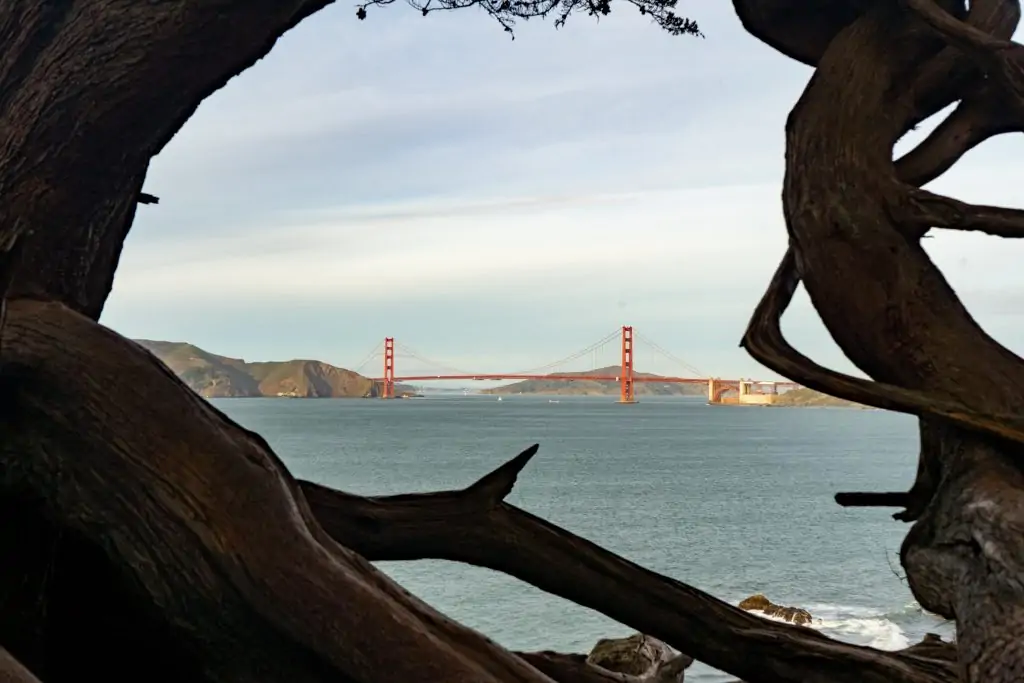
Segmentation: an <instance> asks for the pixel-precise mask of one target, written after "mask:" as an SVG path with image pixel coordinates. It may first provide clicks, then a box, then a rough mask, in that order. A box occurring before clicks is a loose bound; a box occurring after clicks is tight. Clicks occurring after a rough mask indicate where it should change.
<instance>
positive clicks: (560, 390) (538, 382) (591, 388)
mask: <svg viewBox="0 0 1024 683" xmlns="http://www.w3.org/2000/svg"><path fill="white" fill-rule="evenodd" d="M620 372H622V368H621V367H619V366H618V365H613V366H611V367H607V368H598V369H597V370H588V371H586V372H560V373H557V374H560V375H605V376H608V375H611V376H613V377H617V376H618V375H619V373H620ZM634 376H635V377H658V375H652V374H650V373H647V372H636V373H634ZM707 392H708V390H707V387H706V386H703V385H700V384H660V383H657V382H637V383H636V386H635V393H636V395H637V396H706V395H707ZM482 393H484V394H520V393H521V394H557V395H559V396H614V395H616V394H618V393H619V383H618V382H613V381H601V382H598V381H594V380H589V379H578V380H561V379H555V380H546V379H528V380H524V381H522V382H516V383H514V384H506V385H504V386H500V387H495V388H493V389H485V390H484V391H483V392H482Z"/></svg>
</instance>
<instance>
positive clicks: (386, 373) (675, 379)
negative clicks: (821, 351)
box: [354, 325, 799, 404]
mask: <svg viewBox="0 0 1024 683" xmlns="http://www.w3.org/2000/svg"><path fill="white" fill-rule="evenodd" d="M616 340H617V341H618V351H619V354H618V358H617V359H616V361H617V362H616V364H615V366H617V367H615V366H613V367H615V369H616V372H615V374H607V372H605V373H594V372H590V373H588V372H571V373H570V372H566V371H564V370H563V371H561V372H559V371H558V370H557V369H558V368H559V367H564V366H565V365H567V364H569V363H571V362H573V361H577V360H579V359H582V358H586V357H588V356H590V357H592V358H596V356H597V352H598V350H600V349H603V348H605V347H608V346H609V345H610V344H611V343H612V342H614V341H616ZM638 343H639V344H641V345H642V346H644V347H646V348H648V349H650V350H651V351H654V352H655V353H656V354H658V355H659V356H662V357H664V358H666V359H668V360H669V361H672V362H673V363H675V364H676V365H679V366H681V367H682V368H683V369H684V372H685V375H681V376H663V375H653V374H648V373H637V371H636V369H635V362H634V361H635V356H634V354H635V350H636V345H637V344H638ZM399 351H401V357H402V359H403V360H404V359H405V358H409V359H411V360H415V361H419V362H420V363H421V364H423V365H426V366H428V367H430V368H431V369H433V370H435V372H434V373H427V372H418V373H409V374H404V375H403V374H399V372H398V365H397V363H396V361H397V360H398V358H399V354H398V352H399ZM379 355H383V372H382V374H381V376H380V377H376V378H374V382H375V383H376V384H377V386H378V391H377V395H378V396H379V397H380V398H384V399H390V398H395V387H396V386H397V385H398V384H399V383H403V382H427V381H429V382H433V381H446V380H462V381H467V380H469V381H484V380H545V381H564V382H576V381H580V380H591V381H598V382H615V383H617V384H618V386H619V402H620V403H636V385H637V384H646V383H650V384H691V385H704V386H706V388H707V398H708V403H750V404H767V403H771V400H772V399H771V397H773V396H775V395H776V394H778V392H779V390H780V389H782V390H785V389H794V388H797V387H798V386H799V385H797V384H794V383H793V382H776V381H758V380H752V379H746V378H740V379H723V378H721V377H710V376H708V375H705V374H704V373H702V372H701V371H700V370H698V369H697V368H695V367H693V366H692V365H690V364H689V363H687V362H686V361H684V360H682V359H681V358H678V357H677V356H675V355H673V354H672V353H670V352H669V351H666V350H665V349H664V348H662V347H661V346H659V345H658V344H656V343H655V342H653V341H652V340H650V339H648V338H646V337H644V336H643V335H641V334H640V333H639V332H636V331H634V329H633V327H632V326H630V325H623V326H622V327H621V328H620V329H618V330H615V331H614V332H612V333H610V334H608V335H606V336H604V337H602V338H601V339H599V340H598V341H596V342H594V343H593V344H591V345H589V346H587V347H585V348H583V349H581V350H579V351H576V352H575V353H573V354H570V355H568V356H566V357H564V358H561V359H559V360H557V361H554V362H553V363H548V364H546V365H542V366H540V367H536V368H530V369H527V370H517V371H514V372H468V371H466V370H460V369H457V368H453V367H451V366H448V365H445V364H443V363H437V362H435V361H432V360H430V359H428V358H426V357H424V356H423V355H422V354H419V353H417V352H416V351H415V350H413V349H412V348H410V347H408V346H407V345H405V344H398V343H397V342H396V341H395V338H394V337H385V339H384V342H383V344H382V345H381V344H378V345H377V347H376V348H375V349H374V350H373V351H371V352H370V353H369V354H368V355H367V357H366V359H364V360H363V362H362V363H360V365H358V366H356V368H354V370H355V371H356V372H362V371H363V368H365V366H367V365H368V364H369V363H370V362H371V361H372V360H373V359H374V358H376V357H377V356H379Z"/></svg>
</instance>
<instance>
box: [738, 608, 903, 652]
mask: <svg viewBox="0 0 1024 683" xmlns="http://www.w3.org/2000/svg"><path fill="white" fill-rule="evenodd" d="M805 609H807V611H808V612H810V613H811V615H812V616H813V617H814V618H813V620H812V622H811V623H810V624H809V626H811V628H814V629H816V630H818V631H821V632H822V633H824V634H826V635H829V636H832V637H833V638H835V639H837V640H842V641H844V642H847V643H851V644H854V645H867V646H869V647H873V648H876V649H878V650H899V649H901V648H904V647H908V646H909V645H910V639H909V638H907V634H906V633H904V632H903V629H902V628H900V626H899V625H898V624H896V623H895V622H893V621H891V620H890V619H889V618H888V617H887V615H886V613H885V612H883V611H882V610H879V609H875V608H872V607H861V606H856V605H828V604H817V605H807V606H806V608H805ZM754 614H757V615H758V616H761V617H764V618H765V619H769V620H771V621H782V622H784V621H785V620H784V619H779V618H778V617H770V616H767V615H765V614H761V613H760V612H754Z"/></svg>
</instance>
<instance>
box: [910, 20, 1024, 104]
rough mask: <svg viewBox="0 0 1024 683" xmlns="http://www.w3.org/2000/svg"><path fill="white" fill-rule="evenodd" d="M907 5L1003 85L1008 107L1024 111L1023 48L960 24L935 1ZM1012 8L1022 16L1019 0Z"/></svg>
mask: <svg viewBox="0 0 1024 683" xmlns="http://www.w3.org/2000/svg"><path fill="white" fill-rule="evenodd" d="M1009 1H1010V0H1004V2H1009ZM904 2H905V4H906V6H907V7H908V8H909V9H910V11H911V12H913V14H914V15H915V16H917V17H918V18H919V19H921V20H922V21H924V22H925V23H926V24H927V25H928V26H929V27H931V28H932V29H933V30H934V31H935V32H936V33H938V34H939V35H940V36H942V37H943V38H944V39H945V40H947V41H948V42H949V43H950V44H951V45H953V46H955V47H958V48H960V49H961V50H963V51H964V52H965V53H966V54H968V55H970V56H971V57H972V58H973V59H974V60H975V61H976V62H977V63H978V65H979V66H980V67H981V68H982V69H983V70H984V71H985V72H987V73H988V74H989V76H990V77H991V78H992V79H993V81H996V82H998V83H1000V84H1001V85H1002V86H1003V87H1004V88H1005V89H1006V91H1007V94H1008V95H1010V96H1009V97H1007V98H1006V101H1007V104H1008V105H1009V106H1012V107H1014V108H1015V109H1017V110H1018V111H1020V110H1022V109H1024V46H1021V45H1018V44H1017V43H1015V42H1013V41H1012V40H1008V39H1003V38H998V37H996V36H993V35H992V34H990V33H988V32H986V31H983V30H981V29H980V28H978V27H976V26H972V25H971V24H970V23H967V22H963V21H960V20H959V19H957V18H956V17H954V16H952V15H950V14H949V13H948V12H946V11H945V10H944V9H943V8H942V7H939V6H938V5H937V4H936V3H935V2H934V0H904ZM1013 4H1014V6H1015V7H1016V8H1017V11H1018V12H1019V5H1018V3H1017V2H1016V0H1014V1H1013Z"/></svg>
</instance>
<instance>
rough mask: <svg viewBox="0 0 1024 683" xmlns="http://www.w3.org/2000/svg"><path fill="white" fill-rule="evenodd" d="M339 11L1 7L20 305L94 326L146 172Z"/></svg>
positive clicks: (4, 112) (1, 228)
mask: <svg viewBox="0 0 1024 683" xmlns="http://www.w3.org/2000/svg"><path fill="white" fill-rule="evenodd" d="M331 1H332V0H247V1H246V2H229V1H227V0H217V1H215V2H200V1H198V0H186V1H183V2H173V3H166V2H149V3H143V4H138V3H134V2H130V1H129V0H53V1H49V2H40V1H39V0H8V1H7V2H5V3H4V4H3V5H2V6H0V46H2V48H0V121H2V122H3V125H0V197H3V201H2V202H0V244H4V243H6V241H7V239H8V238H9V237H10V236H12V235H15V234H24V235H25V236H26V242H27V243H26V245H25V253H24V255H23V256H22V258H21V259H20V261H19V265H18V267H17V269H16V274H15V286H14V289H13V290H12V293H13V294H22V295H29V296H37V297H45V298H48V299H53V300H56V301H61V302H63V303H65V304H66V305H68V306H69V307H71V308H73V309H74V310H77V311H79V312H81V313H83V314H85V315H88V316H89V317H91V318H94V319H96V318H98V317H99V315H100V312H101V311H102V309H103V303H104V302H105V301H106V298H107V295H108V294H109V293H110V288H111V286H112V284H113V278H114V271H115V270H116V268H117V263H118V259H119V258H120V254H121V247H122V245H123V243H124V240H125V238H126V237H127V234H128V230H129V228H130V227H131V224H132V221H133V219H134V216H135V207H136V204H137V202H138V200H139V193H140V192H141V190H142V185H143V180H144V179H145V176H146V170H147V168H148V166H149V160H150V159H151V158H152V157H153V156H154V155H155V154H157V153H158V152H159V151H160V150H161V149H162V148H163V146H164V145H165V144H166V143H167V142H168V141H169V140H170V139H171V137H173V135H174V134H175V133H176V132H177V131H178V130H179V129H180V128H181V126H182V125H183V124H184V123H185V121H186V120H187V119H188V118H189V117H190V116H191V115H192V113H193V112H194V111H195V110H196V108H197V107H198V106H199V103H200V102H202V101H203V100H204V99H206V98H207V97H208V96H210V95H211V94H212V93H213V92H215V91H216V90H218V89H219V88H221V87H222V86H223V85H224V84H225V83H227V82H228V80H230V79H231V78H232V77H233V76H235V75H236V74H238V73H240V72H242V71H244V70H245V69H246V68H248V67H249V66H251V65H253V64H254V63H255V62H256V61H257V60H259V59H260V58H261V57H263V56H264V55H265V54H267V52H269V51H270V48H271V47H273V45H274V43H275V41H276V40H277V38H278V37H280V36H281V35H282V34H283V33H284V32H286V31H287V30H288V29H290V28H292V27H293V26H295V25H296V24H298V23H299V22H300V21H301V20H302V19H304V18H305V17H307V16H309V15H311V14H313V13H314V12H316V11H317V10H319V9H321V8H323V7H325V6H326V5H328V4H330V2H331Z"/></svg>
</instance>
